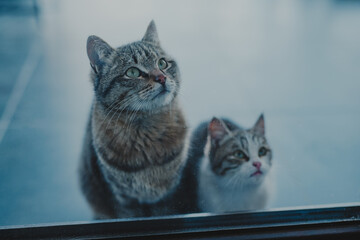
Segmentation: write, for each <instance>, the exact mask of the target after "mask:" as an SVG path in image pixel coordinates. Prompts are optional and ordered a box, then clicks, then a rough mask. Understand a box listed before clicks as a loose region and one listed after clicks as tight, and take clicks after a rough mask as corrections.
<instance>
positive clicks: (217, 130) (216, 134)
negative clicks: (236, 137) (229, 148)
mask: <svg viewBox="0 0 360 240" xmlns="http://www.w3.org/2000/svg"><path fill="white" fill-rule="evenodd" d="M208 130H209V136H210V138H211V143H212V144H214V143H218V142H219V141H220V140H221V139H223V138H224V136H225V135H227V134H228V133H229V132H230V131H229V129H228V128H227V127H226V124H225V123H224V122H223V121H222V120H221V119H218V118H216V117H214V118H213V119H212V120H211V121H210V123H209V126H208Z"/></svg>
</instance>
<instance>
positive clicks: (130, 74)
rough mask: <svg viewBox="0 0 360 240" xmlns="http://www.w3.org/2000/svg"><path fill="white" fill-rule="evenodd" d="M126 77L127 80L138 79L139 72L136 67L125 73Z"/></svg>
mask: <svg viewBox="0 0 360 240" xmlns="http://www.w3.org/2000/svg"><path fill="white" fill-rule="evenodd" d="M126 76H128V77H129V78H138V77H140V70H139V69H137V68H136V67H131V68H129V69H128V70H127V71H126Z"/></svg>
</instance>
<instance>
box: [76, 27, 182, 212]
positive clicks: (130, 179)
mask: <svg viewBox="0 0 360 240" xmlns="http://www.w3.org/2000/svg"><path fill="white" fill-rule="evenodd" d="M87 54H88V57H89V60H90V65H91V68H92V71H91V81H92V83H93V86H94V91H95V97H94V100H93V104H92V108H91V112H90V117H89V121H88V126H87V131H86V135H85V141H84V145H83V152H82V157H81V164H80V182H81V188H82V191H83V193H84V195H85V197H86V199H87V201H88V202H89V204H90V206H91V207H92V209H93V212H94V214H95V217H96V218H124V217H139V216H153V215H163V214H170V213H172V212H171V210H170V209H168V208H165V207H158V208H157V207H152V206H156V203H157V202H159V201H161V200H162V199H164V198H166V197H167V196H168V195H169V194H171V193H172V192H173V191H174V189H175V188H176V186H177V185H178V183H179V180H180V176H181V174H182V170H183V167H184V164H185V160H186V152H187V145H188V144H187V138H186V136H187V126H186V122H185V119H184V116H183V113H182V110H181V108H180V107H179V103H178V99H177V96H178V92H179V88H180V74H179V69H178V66H177V64H176V61H175V60H174V59H173V58H172V57H170V56H169V55H167V54H166V53H165V52H164V50H163V49H162V48H161V46H160V42H159V39H158V34H157V30H156V26H155V24H154V22H153V21H152V22H151V23H150V24H149V26H148V28H147V31H146V33H145V35H144V37H143V38H142V40H141V41H136V42H133V43H130V44H127V45H123V46H121V47H119V48H116V49H115V48H112V47H111V46H110V45H108V44H107V43H106V42H105V41H103V40H102V39H100V38H99V37H96V36H90V37H89V38H88V40H87Z"/></svg>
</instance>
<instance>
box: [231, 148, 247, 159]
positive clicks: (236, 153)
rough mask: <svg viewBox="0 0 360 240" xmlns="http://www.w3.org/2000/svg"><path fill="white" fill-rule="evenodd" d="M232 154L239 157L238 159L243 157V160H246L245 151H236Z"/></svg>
mask: <svg viewBox="0 0 360 240" xmlns="http://www.w3.org/2000/svg"><path fill="white" fill-rule="evenodd" d="M234 156H235V157H236V158H239V159H245V160H247V156H246V155H245V153H243V152H242V151H240V150H239V151H236V152H235V153H234Z"/></svg>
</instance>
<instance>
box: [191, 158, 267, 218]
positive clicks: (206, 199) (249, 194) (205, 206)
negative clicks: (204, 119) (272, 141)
mask: <svg viewBox="0 0 360 240" xmlns="http://www.w3.org/2000/svg"><path fill="white" fill-rule="evenodd" d="M267 180H268V179H264V181H262V183H260V184H258V185H247V184H246V183H244V182H239V181H237V182H236V181H229V179H226V178H224V177H222V176H217V175H216V174H214V172H213V171H212V170H211V167H210V163H209V159H208V158H207V157H206V156H204V157H203V158H202V159H201V165H200V171H199V174H198V183H199V188H198V189H199V190H198V191H199V192H198V197H199V199H198V201H199V202H198V203H199V207H200V208H201V210H202V211H204V212H231V211H246V210H256V209H262V208H264V207H265V205H266V203H267V200H268V193H269V187H270V186H269V181H267Z"/></svg>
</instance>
